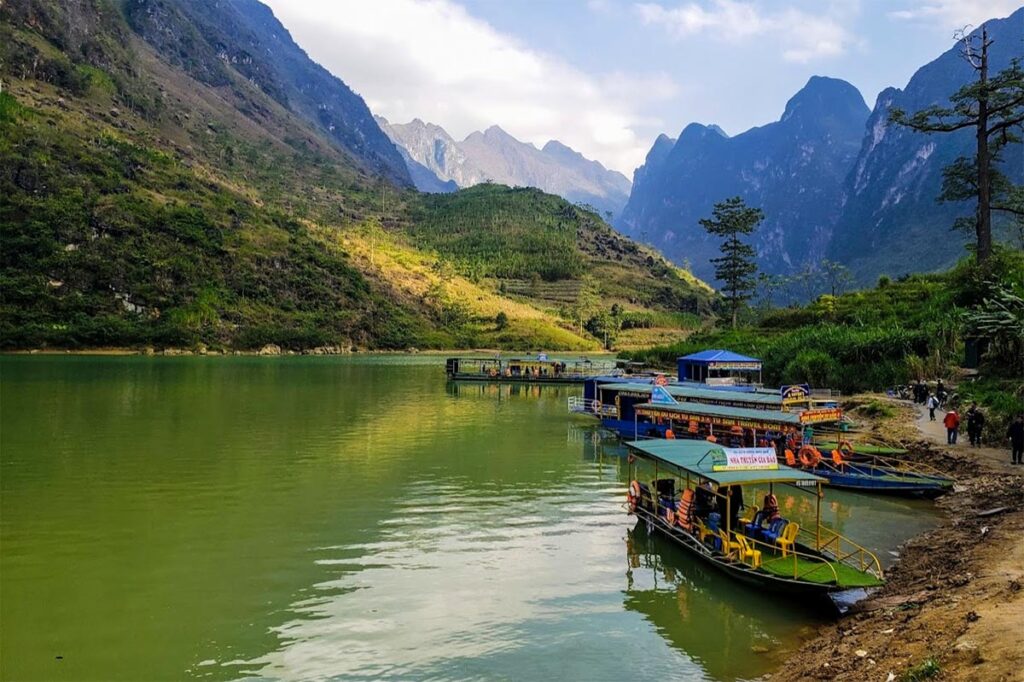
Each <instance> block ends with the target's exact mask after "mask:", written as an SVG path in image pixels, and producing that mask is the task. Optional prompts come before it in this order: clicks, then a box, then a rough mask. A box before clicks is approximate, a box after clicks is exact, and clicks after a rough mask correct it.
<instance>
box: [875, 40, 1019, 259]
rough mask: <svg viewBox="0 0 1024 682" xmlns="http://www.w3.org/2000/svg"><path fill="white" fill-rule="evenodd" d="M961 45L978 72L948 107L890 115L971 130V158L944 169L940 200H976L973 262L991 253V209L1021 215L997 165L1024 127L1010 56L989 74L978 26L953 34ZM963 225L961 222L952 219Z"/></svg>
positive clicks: (922, 126)
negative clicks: (1006, 64) (1003, 65)
mask: <svg viewBox="0 0 1024 682" xmlns="http://www.w3.org/2000/svg"><path fill="white" fill-rule="evenodd" d="M957 38H958V39H959V40H961V42H962V43H963V50H962V53H963V56H964V59H965V60H966V61H967V62H968V63H969V64H970V65H971V67H972V68H974V70H975V71H977V73H978V79H977V80H976V81H974V82H972V83H968V84H967V85H965V86H963V87H962V88H960V89H959V90H957V91H956V93H954V94H953V95H952V96H951V97H950V98H949V100H950V103H951V104H952V106H951V107H941V106H931V107H928V108H926V109H922V110H921V111H918V112H916V113H915V114H913V115H908V114H907V113H906V112H904V111H902V110H900V109H894V110H892V111H891V112H890V113H889V119H890V120H891V121H892V122H894V123H897V124H899V125H903V126H907V127H910V128H913V129H914V130H918V131H921V132H926V133H951V132H954V131H957V130H962V129H965V128H973V129H974V136H975V153H974V158H973V159H968V158H966V157H960V158H959V159H957V160H956V161H954V162H953V163H952V164H951V165H950V166H948V167H947V168H946V169H945V170H944V172H943V173H944V182H943V191H942V194H941V195H940V197H939V199H940V200H942V201H960V200H963V199H969V198H976V200H977V210H976V211H975V216H974V219H973V220H968V223H971V222H973V227H974V231H975V235H976V237H977V257H978V263H979V264H984V263H986V262H987V261H988V260H989V259H990V258H991V256H992V211H993V210H997V211H1006V212H1008V213H1011V214H1016V215H1020V213H1019V211H1020V210H1021V206H1020V204H1019V202H1016V201H1013V200H1012V198H1013V197H1014V196H1015V192H1014V188H1012V187H1010V186H1008V184H1007V182H1006V177H1005V176H1003V175H1002V174H1001V173H1000V172H999V171H998V169H997V167H996V164H997V162H998V161H999V160H1000V157H999V152H1000V151H1001V150H1002V149H1003V148H1004V147H1005V146H1006V145H1007V144H1009V143H1011V142H1019V141H1020V138H1019V137H1018V134H1019V132H1020V130H1021V127H1022V125H1024V70H1022V69H1021V66H1020V61H1019V60H1017V59H1014V60H1013V61H1012V62H1011V64H1010V67H1009V68H1007V69H1005V70H1004V71H1001V72H999V73H998V74H996V75H995V76H991V77H990V76H989V72H988V70H989V63H988V49H989V47H991V45H992V42H993V41H992V40H991V39H989V37H988V31H987V29H986V28H985V27H984V26H983V27H982V29H981V32H980V34H978V33H975V34H967V33H966V31H961V32H959V33H958V35H957ZM957 225H958V226H963V225H964V221H963V220H959V221H957Z"/></svg>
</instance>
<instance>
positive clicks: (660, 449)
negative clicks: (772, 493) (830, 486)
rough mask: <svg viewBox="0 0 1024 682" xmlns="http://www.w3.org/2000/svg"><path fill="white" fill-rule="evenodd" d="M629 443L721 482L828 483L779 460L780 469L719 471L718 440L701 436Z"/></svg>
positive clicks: (655, 457)
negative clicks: (694, 438)
mask: <svg viewBox="0 0 1024 682" xmlns="http://www.w3.org/2000/svg"><path fill="white" fill-rule="evenodd" d="M626 446H627V447H628V448H629V449H630V450H631V451H633V452H634V453H636V454H637V455H639V456H640V457H643V458H646V459H653V460H657V461H659V462H662V463H664V464H668V465H670V466H674V467H676V468H677V469H680V470H682V471H687V472H689V473H692V474H696V475H698V476H700V477H701V478H706V479H708V480H709V481H711V482H713V483H717V484H719V485H753V484H755V483H824V482H825V479H823V478H821V477H819V476H815V475H814V474H811V473H808V472H806V471H802V470H800V469H794V468H792V467H788V466H786V465H785V464H779V465H778V468H777V469H733V470H730V471H715V470H714V457H713V456H712V453H713V452H715V451H716V450H718V451H720V450H722V447H721V446H719V445H716V444H715V443H709V442H707V441H700V440H657V439H656V440H638V441H632V442H629V443H626Z"/></svg>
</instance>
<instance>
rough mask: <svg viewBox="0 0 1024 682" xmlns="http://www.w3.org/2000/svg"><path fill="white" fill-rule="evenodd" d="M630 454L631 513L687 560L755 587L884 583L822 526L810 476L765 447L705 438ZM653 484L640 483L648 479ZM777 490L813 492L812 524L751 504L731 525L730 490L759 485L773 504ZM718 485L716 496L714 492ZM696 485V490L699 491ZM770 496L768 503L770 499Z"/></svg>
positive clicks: (866, 557) (846, 542) (872, 559)
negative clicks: (710, 502) (708, 501)
mask: <svg viewBox="0 0 1024 682" xmlns="http://www.w3.org/2000/svg"><path fill="white" fill-rule="evenodd" d="M626 446H627V448H628V449H629V453H630V456H629V458H628V462H629V478H630V484H629V492H628V494H627V505H628V507H629V511H630V513H632V514H635V515H636V516H637V517H638V519H640V520H642V521H644V522H645V523H646V525H647V528H648V530H649V531H657V532H661V533H663V534H664V535H666V536H667V537H669V538H670V539H672V540H674V541H675V542H676V543H678V544H679V545H680V546H681V547H683V548H684V549H686V550H687V551H688V552H690V553H691V554H692V555H693V556H695V557H696V558H698V559H700V560H701V561H704V562H706V563H708V564H710V565H712V566H714V567H715V568H717V569H719V570H721V571H723V572H724V573H726V574H728V575H730V576H732V577H733V578H736V579H738V580H741V581H743V582H745V583H748V584H751V585H754V586H756V587H758V588H759V589H762V590H771V591H773V592H778V593H783V594H793V595H807V596H817V595H820V596H829V595H831V594H833V593H836V592H842V591H846V590H851V589H857V588H869V587H877V586H879V585H882V584H883V580H884V577H883V573H882V567H881V564H880V563H879V561H878V558H877V557H876V556H875V555H874V554H873V553H871V552H870V551H869V550H867V549H866V548H864V547H862V546H860V545H858V544H856V543H855V542H853V541H852V540H850V539H848V538H846V537H844V536H842V535H840V534H839V533H837V532H836V531H834V530H832V529H831V528H827V527H825V526H823V525H822V524H821V500H822V498H823V494H822V485H824V484H825V482H826V481H825V480H824V479H823V478H821V477H819V476H816V475H814V474H813V473H811V472H809V471H804V470H801V469H795V468H792V467H789V466H786V465H784V464H780V463H779V462H778V461H777V459H776V457H775V451H774V449H772V448H741V449H732V448H723V447H721V446H719V445H717V444H714V443H709V442H706V441H703V442H702V441H687V440H641V441H632V442H629V443H626ZM649 475H651V476H653V478H647V476H649ZM777 485H789V486H793V487H795V488H796V489H798V490H803V491H805V492H808V491H809V492H810V493H811V494H814V496H815V501H816V510H815V520H814V522H813V525H811V526H810V527H808V525H810V524H807V523H806V522H805V523H798V522H797V521H795V520H787V519H784V518H775V519H774V520H772V522H771V523H770V524H769V525H767V526H766V525H764V524H762V523H761V522H760V520H761V519H762V517H763V515H764V512H760V513H759V512H758V511H757V509H756V507H751V508H750V509H749V510H748V511H747V514H746V516H745V517H744V518H743V519H741V520H740V521H739V522H738V523H737V524H736V526H737V527H735V528H734V527H733V522H732V519H733V518H735V517H736V514H735V513H734V510H733V509H732V507H731V505H732V499H733V496H731V495H730V494H729V492H730V491H734V490H735V488H737V487H738V488H739V489H741V490H742V489H747V490H748V494H750V495H753V491H751V490H749V489H750V488H755V487H756V488H757V489H758V490H760V491H763V492H766V500H767V501H769V502H770V501H771V500H772V499H774V489H775V486H777ZM711 486H717V490H711V489H710V487H711ZM699 487H700V488H702V489H701V491H700V494H698V488H699ZM701 495H702V496H705V497H710V498H712V499H714V500H716V501H718V500H721V501H722V502H720V503H719V506H720V507H721V506H722V505H723V504H724V510H725V513H724V514H719V513H718V512H706V511H705V510H702V509H700V504H701V500H700V496H701ZM768 495H771V496H772V497H771V498H768Z"/></svg>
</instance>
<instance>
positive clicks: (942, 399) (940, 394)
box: [935, 379, 946, 405]
mask: <svg viewBox="0 0 1024 682" xmlns="http://www.w3.org/2000/svg"><path fill="white" fill-rule="evenodd" d="M935 397H936V398H938V400H939V405H945V404H946V386H945V384H943V383H942V379H939V380H938V381H936V382H935Z"/></svg>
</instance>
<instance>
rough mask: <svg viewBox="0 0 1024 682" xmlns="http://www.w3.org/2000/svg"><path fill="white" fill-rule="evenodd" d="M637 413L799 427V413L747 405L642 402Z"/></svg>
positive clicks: (763, 426)
mask: <svg viewBox="0 0 1024 682" xmlns="http://www.w3.org/2000/svg"><path fill="white" fill-rule="evenodd" d="M636 411H637V413H638V414H645V415H652V416H654V413H657V415H656V416H668V415H679V417H680V418H682V419H689V418H691V417H694V418H696V419H697V420H698V421H701V418H702V417H710V418H712V419H714V418H718V419H721V420H723V421H727V422H729V423H730V424H732V423H737V424H740V425H741V426H743V425H744V424H750V425H753V424H757V425H758V427H759V428H765V427H766V426H769V425H772V426H775V425H783V426H794V427H799V426H800V425H801V424H802V423H803V422H801V421H800V417H801V415H800V414H798V413H795V412H782V411H780V410H757V409H753V408H749V407H731V406H729V405H706V404H704V403H676V404H675V405H670V404H664V403H643V404H641V405H637V406H636Z"/></svg>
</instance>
